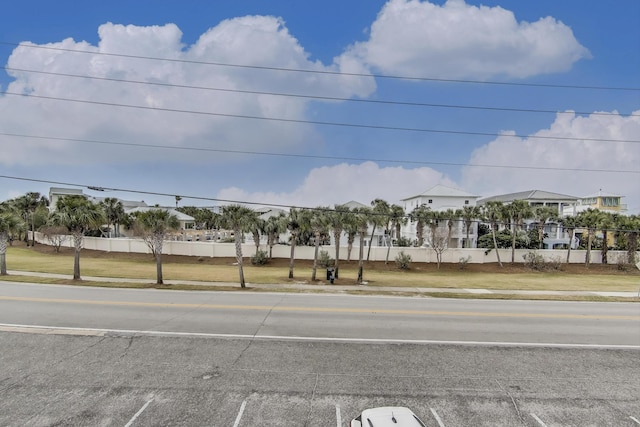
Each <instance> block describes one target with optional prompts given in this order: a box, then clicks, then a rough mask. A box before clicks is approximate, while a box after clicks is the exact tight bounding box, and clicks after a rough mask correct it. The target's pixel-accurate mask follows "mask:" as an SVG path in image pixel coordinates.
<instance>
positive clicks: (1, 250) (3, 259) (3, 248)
mask: <svg viewBox="0 0 640 427" xmlns="http://www.w3.org/2000/svg"><path fill="white" fill-rule="evenodd" d="M8 240H9V235H8V234H7V233H5V232H3V233H0V276H6V275H7V242H8Z"/></svg>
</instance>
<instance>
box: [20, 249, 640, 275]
mask: <svg viewBox="0 0 640 427" xmlns="http://www.w3.org/2000/svg"><path fill="white" fill-rule="evenodd" d="M13 246H16V247H25V243H24V242H13ZM31 249H32V250H34V251H37V252H39V253H43V254H47V255H60V256H69V255H73V249H72V248H68V247H64V248H60V252H59V253H56V252H55V250H54V249H53V248H52V247H51V246H48V245H41V244H36V245H35V246H34V247H33V248H31ZM82 257H83V258H98V259H100V258H102V259H121V260H129V261H131V260H133V261H152V260H153V257H152V255H151V254H139V253H122V252H103V251H94V250H89V249H83V250H82ZM244 259H245V262H246V263H247V264H248V263H249V257H245V258H244ZM162 262H163V264H171V263H175V264H200V265H230V264H233V263H235V262H236V260H235V258H230V257H226V258H224V257H215V258H213V257H196V256H185V255H163V256H162ZM295 265H296V268H311V267H313V261H312V260H299V259H296V260H295ZM340 265H341V266H343V267H345V268H349V269H353V268H357V266H358V261H357V260H355V261H354V260H351V261H340ZM288 266H289V259H288V258H286V259H285V258H274V259H272V260H271V261H269V263H268V264H267V266H266V267H281V268H282V267H288ZM364 266H365V269H367V270H368V271H371V270H373V271H398V268H397V267H396V265H395V262H394V261H389V263H388V264H385V263H384V261H369V262H365V264H364ZM409 271H415V272H423V273H424V272H427V273H428V272H431V273H434V272H438V271H440V272H443V273H446V272H460V271H464V272H466V273H471V274H473V273H494V274H522V273H533V272H535V271H534V270H532V269H531V268H529V267H528V266H527V265H526V264H523V263H516V264H511V263H508V262H503V267H500V265H499V264H498V263H488V264H472V263H469V264H465V266H464V269H463V270H461V266H460V264H458V263H444V264H441V265H440V269H439V270H438V265H437V264H436V263H426V262H412V263H411V269H410V270H409ZM554 271H558V272H561V273H563V274H590V275H600V274H606V275H612V274H614V275H617V274H619V275H640V271H638V270H637V269H635V268H633V269H630V270H627V271H624V270H621V269H620V268H619V267H618V265H617V264H591V265H590V266H589V267H588V268H587V267H586V266H585V265H584V264H582V263H581V264H562V266H561V269H560V270H548V271H546V272H554Z"/></svg>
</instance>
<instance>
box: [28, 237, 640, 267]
mask: <svg viewBox="0 0 640 427" xmlns="http://www.w3.org/2000/svg"><path fill="white" fill-rule="evenodd" d="M36 241H37V242H39V243H41V244H45V245H48V244H50V242H49V240H48V239H46V238H45V237H44V236H43V235H42V234H41V233H39V232H36ZM63 246H65V247H72V246H73V243H72V240H71V238H67V239H66V240H65V242H64V243H63ZM84 248H85V249H91V250H96V251H103V252H124V253H150V250H149V248H148V247H147V245H146V244H145V243H144V241H142V239H130V238H102V237H85V238H84ZM260 249H261V250H264V251H268V250H269V248H268V247H266V246H265V245H261V246H260ZM368 249H369V248H365V249H364V251H365V258H366V254H367V251H368ZM387 249H388V248H386V247H371V255H370V257H369V259H370V260H371V261H384V260H385V259H386V257H387ZM321 250H323V251H326V252H328V253H329V255H330V256H331V258H334V257H335V247H333V246H321ZM255 251H256V247H255V245H254V244H253V243H245V244H243V245H242V254H243V256H244V257H250V256H253V255H254V254H255ZM358 251H359V248H358V246H356V245H354V246H353V250H352V251H351V260H352V261H357V260H358ZM400 252H404V253H405V254H408V255H411V260H412V261H413V262H429V263H435V262H437V260H436V253H435V252H434V251H433V250H431V249H429V248H413V247H392V248H391V249H390V251H389V261H391V262H393V261H394V260H395V258H396V256H397V255H398V254H399V253H400ZM530 252H535V253H536V254H538V255H541V256H543V257H544V259H545V261H552V262H555V261H561V262H565V261H566V259H567V250H565V249H541V250H531V249H516V252H515V262H518V263H524V262H525V259H524V256H525V255H527V254H528V253H530ZM586 252H587V251H586V250H577V249H573V250H571V257H570V259H569V262H570V263H572V264H579V263H584V262H585V256H586ZM162 253H163V254H166V255H186V256H195V257H220V258H225V257H235V256H236V252H235V245H234V244H233V243H213V242H210V241H205V242H182V241H174V240H168V241H165V242H164V245H163V249H162ZM313 254H314V247H312V246H296V249H295V258H296V259H307V260H311V259H313ZM290 255H291V246H289V245H275V246H274V247H273V257H274V258H284V259H288V258H289V257H290ZM626 256H627V253H626V251H609V255H608V262H609V264H616V263H617V262H618V260H624V261H626ZM637 258H638V259H640V252H638V255H637ZM340 259H341V260H346V259H347V248H346V247H344V246H343V247H340ZM462 260H466V261H465V262H468V263H472V264H485V263H496V262H498V258H497V256H496V251H495V250H493V249H490V250H487V249H461V248H460V249H459V248H451V249H447V250H446V251H445V252H444V253H443V254H442V262H443V263H460V262H462ZM500 260H501V261H502V262H503V263H509V262H511V249H500ZM601 262H602V256H601V253H600V250H591V263H593V264H600V263H601Z"/></svg>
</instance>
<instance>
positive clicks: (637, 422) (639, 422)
mask: <svg viewBox="0 0 640 427" xmlns="http://www.w3.org/2000/svg"><path fill="white" fill-rule="evenodd" d="M629 418H631V419H632V420H633V421H635V423H636V424H638V425H639V426H640V421H638V419H637V418H635V417H632V416H631V415H629Z"/></svg>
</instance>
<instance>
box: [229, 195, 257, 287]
mask: <svg viewBox="0 0 640 427" xmlns="http://www.w3.org/2000/svg"><path fill="white" fill-rule="evenodd" d="M254 215H255V211H253V210H251V209H249V208H247V207H245V206H241V205H229V206H225V207H224V209H223V210H222V218H221V222H222V224H223V227H225V228H227V229H230V230H233V234H234V240H235V245H236V261H237V264H238V274H239V275H240V287H241V288H245V287H246V285H245V282H244V269H243V266H242V234H243V232H244V231H247V230H248V228H249V226H250V225H251V221H252V218H253V217H254Z"/></svg>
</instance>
